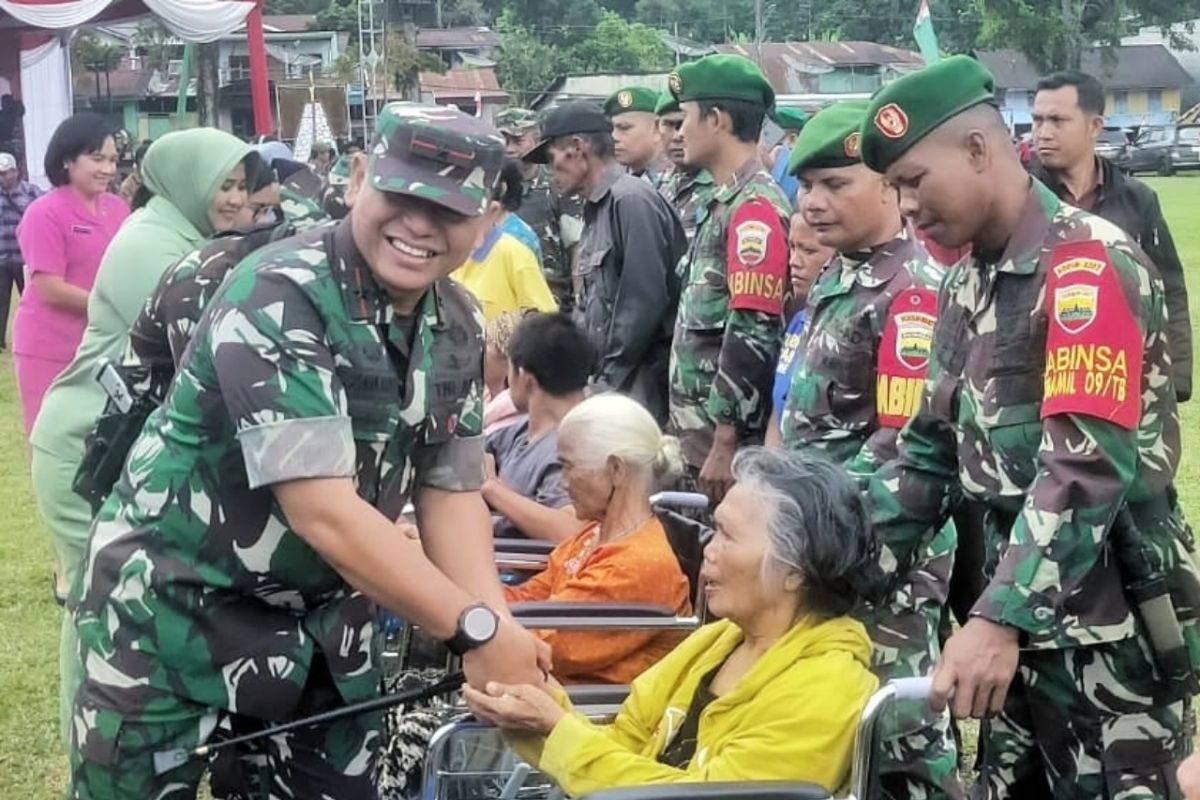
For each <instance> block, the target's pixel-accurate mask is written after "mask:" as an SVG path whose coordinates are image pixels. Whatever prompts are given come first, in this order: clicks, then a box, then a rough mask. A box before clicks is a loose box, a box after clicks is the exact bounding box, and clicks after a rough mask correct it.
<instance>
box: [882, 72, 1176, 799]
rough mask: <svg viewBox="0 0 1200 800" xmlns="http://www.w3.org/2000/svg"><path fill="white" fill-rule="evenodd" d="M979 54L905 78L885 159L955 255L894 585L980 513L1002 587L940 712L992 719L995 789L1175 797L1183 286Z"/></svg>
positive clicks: (986, 770) (988, 599)
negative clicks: (1058, 190)
mask: <svg viewBox="0 0 1200 800" xmlns="http://www.w3.org/2000/svg"><path fill="white" fill-rule="evenodd" d="M993 102H994V100H993V81H992V77H991V75H990V74H989V73H988V72H987V71H986V70H985V69H984V68H983V67H982V66H981V65H979V63H978V62H976V61H974V60H972V59H970V58H967V57H963V56H958V57H954V58H950V59H947V60H944V61H941V62H939V63H938V64H936V65H933V66H931V67H927V68H926V69H924V70H921V71H920V72H918V73H914V74H911V75H908V76H905V77H903V78H901V79H899V80H898V81H896V82H894V83H892V84H889V85H888V86H886V87H884V88H883V89H882V90H881V91H880V92H879V93H878V94H877V95H876V96H875V97H874V98H873V99H872V101H871V105H870V108H869V109H868V112H867V119H866V122H865V123H864V126H863V131H862V141H861V149H862V157H863V161H864V162H865V163H866V164H867V165H868V166H870V167H871V168H872V169H875V170H877V171H881V172H884V171H886V175H887V177H888V179H889V180H890V181H891V182H892V183H893V184H895V185H896V186H897V187H898V189H899V191H900V204H901V210H902V211H903V212H904V213H905V214H906V216H909V217H910V218H911V219H912V221H913V223H914V225H915V226H916V227H917V228H918V229H919V230H922V231H923V232H924V233H926V234H927V235H928V236H930V237H931V238H932V239H933V240H935V241H937V242H938V243H940V244H941V245H943V246H946V247H952V248H953V247H960V246H962V245H965V244H971V245H972V248H973V249H972V255H971V256H970V257H968V258H965V259H963V260H962V261H960V262H959V263H958V264H956V265H955V266H953V267H952V268H951V269H950V271H949V273H948V274H947V276H946V279H945V281H944V283H943V284H942V290H941V293H940V297H939V306H940V307H939V311H938V320H937V325H936V328H935V331H934V352H933V357H932V360H931V362H930V367H929V375H928V377H927V379H926V383H925V388H924V391H923V393H922V397H921V401H920V405H919V407H918V410H917V413H916V415H915V416H914V417H913V419H912V420H911V421H910V422H909V423H908V425H907V426H906V427H905V428H904V429H903V430H902V431H901V433H900V439H899V455H898V457H897V459H896V460H895V461H893V462H891V463H890V464H888V465H887V466H885V467H883V468H882V469H881V470H879V472H877V473H876V474H875V476H874V477H873V478H872V479H871V482H870V497H871V500H872V502H873V505H874V507H875V512H874V513H875V521H876V527H877V531H878V533H879V536H880V540H881V545H882V553H881V558H880V564H881V566H882V568H883V571H884V573H885V574H887V575H889V576H890V577H891V578H892V581H893V583H894V582H895V581H896V580H897V579H903V576H905V575H906V573H907V571H908V568H909V566H910V565H911V564H913V563H914V557H915V556H914V554H915V553H917V552H919V548H920V547H921V543H922V542H924V541H925V540H926V539H927V538H928V537H929V535H930V530H931V529H936V528H938V527H940V526H941V524H942V523H943V522H944V521H945V520H946V518H947V516H948V515H949V514H950V513H951V512H952V511H953V510H954V509H955V508H956V507H957V506H959V505H960V504H962V503H963V502H964V501H974V502H977V503H980V504H982V506H983V507H984V508H985V510H986V513H985V515H984V521H985V530H984V536H985V539H984V541H985V542H986V544H987V557H988V560H987V567H986V569H985V573H986V577H987V580H988V582H987V584H986V586H985V587H984V589H983V591H982V595H981V596H980V597H979V598H978V600H977V601H976V603H975V605H974V608H973V609H972V613H971V618H970V619H969V620H968V621H967V622H966V623H965V624H964V625H963V627H962V628H961V629H959V630H958V631H957V632H956V633H955V634H954V635H953V636H951V637H950V639H949V640H948V641H947V642H946V644H945V646H944V648H943V652H942V657H941V660H940V662H939V664H938V667H937V669H936V671H935V674H934V685H933V698H932V699H933V705H934V707H936V708H941V707H944V706H946V705H947V704H949V706H950V707H951V708H952V710H953V712H954V714H955V715H956V716H958V717H965V716H975V717H986V719H985V722H984V723H983V726H982V730H981V732H980V752H979V760H978V767H979V770H980V774H979V778H978V781H977V783H976V790H975V792H976V794H977V795H978V796H980V797H989V798H990V797H995V798H1008V797H1012V798H1028V797H1055V798H1099V797H1104V798H1114V800H1115V799H1116V798H1159V797H1161V798H1166V797H1176V796H1178V787H1177V786H1176V785H1175V778H1174V771H1175V766H1176V765H1177V762H1178V761H1179V759H1180V758H1181V757H1182V756H1183V755H1184V754H1186V753H1187V752H1188V751H1189V750H1190V749H1191V746H1192V745H1191V736H1190V731H1189V730H1188V725H1187V724H1185V719H1186V717H1187V716H1188V708H1189V705H1190V702H1191V697H1192V694H1193V693H1194V691H1195V686H1196V668H1197V666H1198V664H1197V661H1200V636H1198V635H1197V629H1196V626H1197V621H1196V609H1197V608H1198V607H1200V581H1198V579H1197V575H1196V568H1195V566H1194V564H1193V555H1194V554H1193V538H1192V533H1191V530H1190V528H1188V526H1187V525H1186V523H1185V522H1184V520H1183V517H1182V514H1181V511H1180V509H1179V508H1178V505H1177V503H1176V499H1175V493H1174V491H1173V489H1172V481H1173V478H1174V475H1175V470H1176V467H1177V465H1178V459H1179V449H1180V432H1179V416H1178V412H1177V408H1176V405H1175V390H1174V386H1173V385H1172V381H1171V364H1170V357H1169V355H1168V344H1167V336H1166V330H1167V329H1166V322H1167V320H1166V311H1165V301H1164V290H1163V284H1162V281H1161V279H1160V278H1159V276H1158V275H1157V274H1156V272H1155V270H1154V267H1153V265H1152V264H1151V263H1150V262H1149V261H1148V260H1147V258H1146V256H1145V254H1144V253H1143V252H1142V250H1141V249H1140V248H1138V247H1137V246H1136V245H1135V244H1134V243H1133V242H1132V240H1131V239H1130V238H1129V236H1128V235H1127V234H1125V233H1124V232H1123V231H1121V230H1119V229H1118V228H1116V227H1115V226H1113V225H1112V224H1110V223H1108V222H1106V221H1104V220H1102V219H1100V218H1099V217H1096V216H1093V215H1091V214H1089V213H1086V212H1083V211H1080V210H1078V209H1076V208H1072V207H1071V206H1068V205H1065V204H1063V203H1062V202H1061V201H1060V200H1059V199H1058V198H1057V197H1055V195H1054V194H1053V192H1051V191H1050V190H1049V189H1047V188H1046V187H1045V186H1044V185H1043V184H1041V183H1040V182H1038V181H1037V180H1031V179H1030V178H1029V176H1027V175H1026V174H1025V172H1024V170H1023V169H1022V167H1021V164H1020V162H1019V160H1018V158H1017V155H1016V154H1015V153H1014V151H1013V149H1012V146H1011V143H1010V140H1009V136H1008V131H1007V129H1006V127H1005V124H1004V122H1003V119H1002V118H1001V116H1000V114H999V112H998V111H997V110H996V108H995V107H994V106H993V105H992V103H993Z"/></svg>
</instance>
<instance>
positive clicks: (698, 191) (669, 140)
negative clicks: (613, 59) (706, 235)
mask: <svg viewBox="0 0 1200 800" xmlns="http://www.w3.org/2000/svg"><path fill="white" fill-rule="evenodd" d="M654 113H655V114H656V115H657V116H658V139H659V147H660V148H661V149H662V152H663V153H665V154H666V156H667V160H668V161H669V162H670V166H669V167H667V169H666V171H665V172H663V174H662V176H661V180H659V183H658V193H659V194H661V195H662V196H663V197H665V198H666V199H667V202H668V203H670V204H671V207H672V208H674V209H675V213H676V214H678V215H679V221H680V222H681V223H683V232H684V234H685V235H686V236H687V241H688V245H689V246H690V245H691V243H692V239H693V237H695V235H696V213H697V211H699V209H700V207H701V206H702V205H703V204H704V198H705V195H706V193H707V192H711V191H712V175H710V174H708V170H704V169H698V168H696V167H691V166H688V164H687V163H685V162H684V159H683V134H682V133H681V132H680V129H681V128H682V127H683V111H682V109H680V108H679V102H678V101H677V100H676V99H675V95H673V94H671V91H670V90H669V89H667V90H664V91H663V92H662V94H660V95H659V97H658V105H657V106H655V108H654Z"/></svg>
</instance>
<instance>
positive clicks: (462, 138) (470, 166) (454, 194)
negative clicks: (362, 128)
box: [367, 103, 504, 216]
mask: <svg viewBox="0 0 1200 800" xmlns="http://www.w3.org/2000/svg"><path fill="white" fill-rule="evenodd" d="M503 164H504V139H503V138H502V137H501V136H500V135H499V134H498V133H497V132H496V130H495V128H493V127H491V126H490V125H488V124H487V123H486V122H484V121H483V120H481V119H477V118H476V117H472V116H470V115H469V114H464V113H463V112H461V111H459V110H458V109H457V108H451V107H449V106H429V105H422V104H420V103H388V104H387V105H386V106H384V107H383V108H382V109H380V111H379V117H378V118H377V119H376V121H375V137H374V138H373V139H372V141H371V155H370V159H369V160H368V162H367V181H368V183H370V185H371V186H373V187H375V188H376V189H379V190H381V191H384V192H397V193H400V194H407V195H412V196H413V197H423V198H425V199H426V200H429V201H431V202H434V203H437V204H438V205H440V206H444V207H446V208H448V209H450V210H452V211H457V212H458V213H460V214H466V215H467V216H478V215H479V214H482V213H483V212H484V210H485V209H486V208H487V205H488V198H489V197H490V196H491V193H492V190H493V189H494V188H495V186H496V182H497V181H498V180H499V178H500V168H501V166H503Z"/></svg>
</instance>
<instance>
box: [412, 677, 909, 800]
mask: <svg viewBox="0 0 1200 800" xmlns="http://www.w3.org/2000/svg"><path fill="white" fill-rule="evenodd" d="M931 686H932V679H930V678H904V679H900V680H894V681H891V682H889V683H888V684H886V685H884V686H883V687H882V688H880V689H879V690H878V691H876V692H875V694H873V695H872V696H871V697H870V699H869V700H868V701H867V704H866V706H865V707H864V708H863V712H862V715H861V716H860V717H859V722H858V729H857V731H856V734H855V740H854V751H853V756H852V759H851V765H850V781H849V790H848V792H847V793H846V794H845V795H836V796H837V797H839V798H842V797H844V798H846V800H875V798H878V797H880V796H881V794H880V790H879V762H880V758H879V756H880V753H881V750H882V745H883V743H884V740H885V737H884V730H885V728H886V724H885V721H886V720H887V718H888V715H889V714H890V713H891V712H892V711H893V709H894V707H895V705H896V703H897V702H899V701H912V702H926V701H927V700H928V698H929V691H930V688H931ZM607 688H608V689H609V692H608V693H607V694H602V693H600V692H597V691H596V690H595V689H593V688H591V687H587V688H585V689H584V690H583V691H576V689H575V687H571V688H569V689H568V694H569V695H570V696H571V699H572V702H573V703H574V704H575V708H576V710H577V711H579V712H580V713H582V714H584V715H585V716H587V717H588V718H589V719H591V720H592V721H595V722H605V721H608V720H611V719H612V717H614V716H615V715H616V713H617V710H618V709H619V707H620V700H621V699H623V694H624V693H623V692H622V691H620V690H621V689H622V688H623V687H607ZM497 742H500V743H501V744H502V741H501V737H500V734H499V732H498V731H497V730H496V729H495V728H492V727H490V726H487V725H484V724H481V723H479V722H477V721H475V720H474V719H473V718H471V717H470V716H464V717H462V718H460V719H457V720H454V721H452V722H449V723H447V724H446V725H444V726H442V727H441V728H440V729H438V731H437V732H436V733H435V734H434V736H433V738H432V740H431V741H430V744H429V751H428V753H427V754H426V758H425V777H424V783H423V785H422V792H421V800H485V798H486V800H493V798H494V799H495V800H532V798H545V800H564V795H563V794H562V792H561V790H559V789H558V788H557V787H556V786H555V785H554V783H553V781H551V780H550V779H549V778H548V777H547V776H545V775H542V774H540V773H538V772H537V771H536V770H534V769H533V768H532V767H531V766H530V765H528V764H526V763H524V762H522V761H520V760H519V759H517V758H515V757H512V756H511V754H509V756H510V757H509V758H508V759H507V760H504V761H501V762H497V763H495V764H493V765H492V766H491V767H490V769H487V770H481V769H479V764H480V761H481V758H480V754H481V752H482V753H484V754H486V753H487V748H488V747H495V745H496V743H497ZM833 797H835V795H833V794H831V793H830V792H829V791H828V790H826V789H825V788H824V787H822V786H818V785H816V784H812V783H803V782H787V781H744V782H713V783H673V784H660V785H652V786H632V787H624V788H620V789H608V790H604V791H600V792H593V793H592V794H589V795H587V796H586V797H584V798H581V799H580V800H706V799H707V798H712V799H713V800H716V799H717V798H720V799H721V800H831V798H833Z"/></svg>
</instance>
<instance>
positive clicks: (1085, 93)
mask: <svg viewBox="0 0 1200 800" xmlns="http://www.w3.org/2000/svg"><path fill="white" fill-rule="evenodd" d="M1064 86H1074V87H1075V93H1076V94H1077V95H1078V97H1079V100H1078V102H1079V107H1080V108H1081V109H1082V110H1084V111H1086V112H1087V113H1089V114H1100V115H1103V114H1104V87H1103V86H1101V85H1100V81H1098V80H1096V78H1095V77H1094V76H1092V75H1088V74H1087V73H1086V72H1080V71H1079V70H1077V69H1064V70H1059V71H1058V72H1052V73H1051V74H1049V75H1047V76H1046V77H1044V78H1042V79H1041V80H1040V81H1038V82H1037V90H1038V91H1039V92H1041V91H1053V90H1054V89H1061V88H1063V87H1064Z"/></svg>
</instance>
